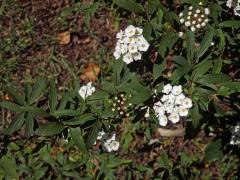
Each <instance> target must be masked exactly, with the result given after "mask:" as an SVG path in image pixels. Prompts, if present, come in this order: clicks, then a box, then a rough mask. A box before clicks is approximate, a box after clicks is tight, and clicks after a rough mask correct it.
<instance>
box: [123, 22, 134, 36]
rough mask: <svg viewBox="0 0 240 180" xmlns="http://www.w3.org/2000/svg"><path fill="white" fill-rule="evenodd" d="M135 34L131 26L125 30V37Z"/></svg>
mask: <svg viewBox="0 0 240 180" xmlns="http://www.w3.org/2000/svg"><path fill="white" fill-rule="evenodd" d="M135 32H136V28H135V27H134V26H133V25H129V26H128V27H127V28H126V29H125V34H126V36H127V37H131V36H133V35H135Z"/></svg>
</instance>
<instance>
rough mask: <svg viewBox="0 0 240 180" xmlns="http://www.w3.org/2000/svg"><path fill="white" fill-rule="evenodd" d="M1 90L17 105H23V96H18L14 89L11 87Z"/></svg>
mask: <svg viewBox="0 0 240 180" xmlns="http://www.w3.org/2000/svg"><path fill="white" fill-rule="evenodd" d="M3 89H4V90H5V91H6V92H7V93H8V94H9V95H10V96H12V97H13V100H14V101H15V102H16V103H17V104H19V105H25V104H26V102H25V99H24V96H22V95H19V94H18V92H17V91H15V89H14V88H13V87H9V86H4V87H3Z"/></svg>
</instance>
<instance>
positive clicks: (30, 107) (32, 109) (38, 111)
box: [23, 106, 50, 117]
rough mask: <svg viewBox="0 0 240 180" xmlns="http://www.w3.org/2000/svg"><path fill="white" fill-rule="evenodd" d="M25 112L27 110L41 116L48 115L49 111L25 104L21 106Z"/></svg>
mask: <svg viewBox="0 0 240 180" xmlns="http://www.w3.org/2000/svg"><path fill="white" fill-rule="evenodd" d="M23 108H24V111H25V112H29V113H32V114H35V115H37V116H41V117H49V116H50V115H49V113H48V112H46V111H45V110H43V109H42V108H38V107H32V106H27V107H23Z"/></svg>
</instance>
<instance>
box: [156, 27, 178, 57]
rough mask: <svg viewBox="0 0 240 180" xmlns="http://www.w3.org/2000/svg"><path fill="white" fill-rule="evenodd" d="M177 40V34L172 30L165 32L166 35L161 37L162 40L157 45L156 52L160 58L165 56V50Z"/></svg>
mask: <svg viewBox="0 0 240 180" xmlns="http://www.w3.org/2000/svg"><path fill="white" fill-rule="evenodd" d="M177 40H178V36H177V34H176V33H174V32H172V31H170V32H167V33H166V35H165V36H164V37H162V40H161V42H160V44H159V47H158V52H159V54H160V55H161V57H162V58H165V54H166V52H167V51H168V50H170V49H171V48H172V47H173V45H174V44H175V43H176V42H177Z"/></svg>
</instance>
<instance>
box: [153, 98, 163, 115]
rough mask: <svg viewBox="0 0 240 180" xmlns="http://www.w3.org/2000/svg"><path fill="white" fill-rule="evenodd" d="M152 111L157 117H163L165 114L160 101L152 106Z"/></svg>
mask: <svg viewBox="0 0 240 180" xmlns="http://www.w3.org/2000/svg"><path fill="white" fill-rule="evenodd" d="M153 110H154V112H155V114H156V116H157V117H159V116H163V115H164V114H165V108H164V106H163V104H162V103H161V102H160V101H159V102H157V103H155V104H154V106H153Z"/></svg>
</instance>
